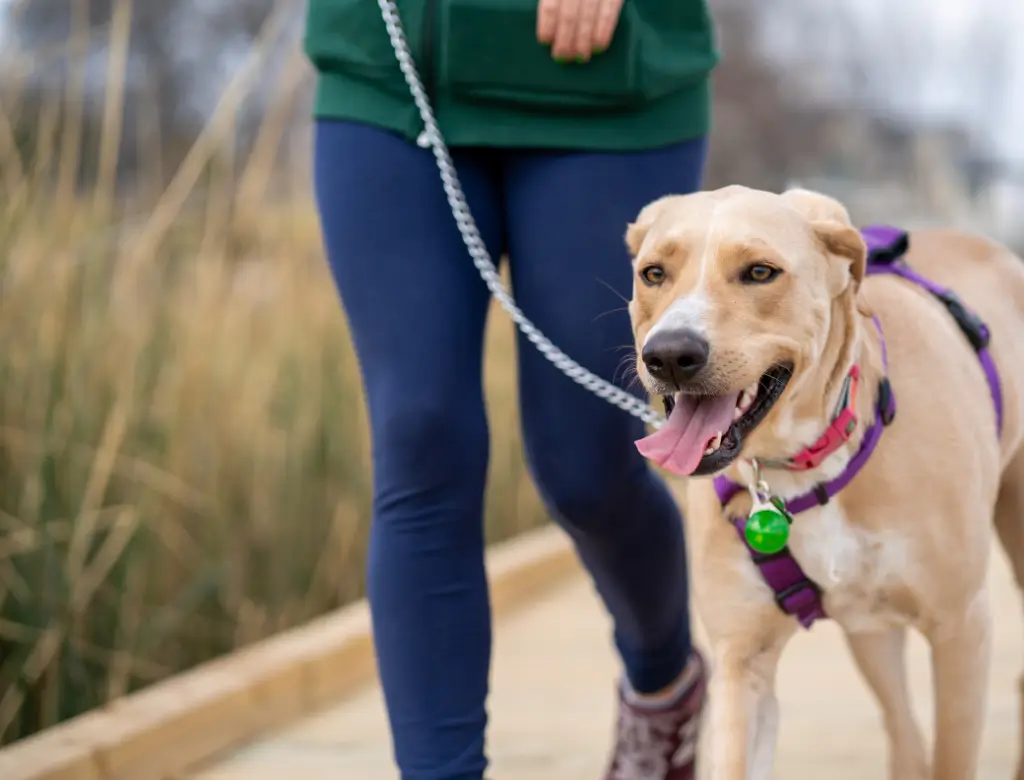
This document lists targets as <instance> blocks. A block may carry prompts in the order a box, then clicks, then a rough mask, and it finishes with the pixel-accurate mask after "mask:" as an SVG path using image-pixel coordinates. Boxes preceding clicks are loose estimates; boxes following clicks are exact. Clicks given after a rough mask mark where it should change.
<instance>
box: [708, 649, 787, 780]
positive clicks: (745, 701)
mask: <svg viewBox="0 0 1024 780" xmlns="http://www.w3.org/2000/svg"><path fill="white" fill-rule="evenodd" d="M783 645H784V642H782V641H779V642H776V643H774V644H771V643H765V644H764V645H762V646H761V647H759V648H758V649H757V651H756V652H747V649H746V648H743V649H740V648H738V647H733V646H729V645H723V644H720V645H718V646H717V647H716V648H715V665H714V670H713V673H712V675H711V682H710V694H711V722H710V731H711V734H710V737H711V744H710V747H711V773H710V778H711V780H769V778H770V777H771V776H772V764H773V761H774V754H775V742H776V737H777V734H778V723H779V707H778V701H777V699H776V697H775V672H776V669H777V668H778V664H779V656H780V655H781V653H782V647H783Z"/></svg>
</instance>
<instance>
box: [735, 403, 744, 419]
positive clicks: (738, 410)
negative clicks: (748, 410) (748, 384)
mask: <svg viewBox="0 0 1024 780" xmlns="http://www.w3.org/2000/svg"><path fill="white" fill-rule="evenodd" d="M742 416H743V408H742V407H741V406H740V405H739V404H736V408H735V409H733V410H732V421H733V422H736V421H737V420H738V419H740V417H742Z"/></svg>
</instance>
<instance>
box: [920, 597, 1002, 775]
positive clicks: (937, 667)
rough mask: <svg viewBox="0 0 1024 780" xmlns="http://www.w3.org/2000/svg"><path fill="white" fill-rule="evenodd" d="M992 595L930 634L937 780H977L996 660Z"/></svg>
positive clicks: (934, 756) (933, 760)
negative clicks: (993, 657)
mask: <svg viewBox="0 0 1024 780" xmlns="http://www.w3.org/2000/svg"><path fill="white" fill-rule="evenodd" d="M991 620H992V618H991V613H990V612H989V603H988V592H987V591H986V590H985V589H984V588H982V589H981V590H979V591H978V592H977V593H976V594H975V597H974V599H973V600H972V601H971V602H970V604H969V605H968V606H967V608H966V609H964V610H963V611H962V612H961V613H960V615H959V617H958V619H957V620H956V621H945V622H943V623H941V624H940V625H938V626H935V627H933V629H932V630H930V631H929V632H928V641H929V643H930V644H931V650H932V674H933V677H934V686H935V749H934V752H933V755H932V766H933V767H934V770H935V775H934V777H935V780H975V778H976V777H977V771H978V756H979V753H980V751H981V736H982V728H983V726H984V723H985V703H986V698H987V693H988V691H987V689H988V670H989V661H990V657H991V655H992V627H991Z"/></svg>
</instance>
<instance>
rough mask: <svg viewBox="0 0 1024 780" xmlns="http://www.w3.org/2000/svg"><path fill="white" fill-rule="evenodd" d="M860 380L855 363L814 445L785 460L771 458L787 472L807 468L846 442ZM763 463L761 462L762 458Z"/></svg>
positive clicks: (854, 421) (853, 425)
mask: <svg viewBox="0 0 1024 780" xmlns="http://www.w3.org/2000/svg"><path fill="white" fill-rule="evenodd" d="M859 383H860V366H857V365H854V366H853V367H852V368H851V369H850V373H849V374H847V375H846V379H845V380H844V381H843V393H842V395H840V396H839V403H838V404H837V408H836V413H835V415H834V416H833V417H832V422H831V424H830V425H829V426H828V428H826V429H825V432H824V433H823V434H822V435H821V436H820V437H819V438H818V440H817V441H816V442H814V444H812V445H811V446H810V447H807V448H806V449H804V450H801V451H800V452H798V453H797V454H796V455H794V456H792V457H791V458H789V459H788V460H783V461H777V462H776V461H772V462H771V465H776V466H779V467H781V468H784V469H787V470H789V471H810V470H811V469H813V468H817V467H818V466H820V465H821V463H822V461H824V460H825V458H827V457H828V456H829V455H831V454H832V453H833V452H835V451H836V450H838V449H839V448H840V447H842V446H843V445H844V444H846V443H847V442H848V441H849V440H850V437H851V436H853V432H854V431H855V430H857V412H856V404H857V385H858V384H859ZM762 462H764V461H762Z"/></svg>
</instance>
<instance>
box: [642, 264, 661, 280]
mask: <svg viewBox="0 0 1024 780" xmlns="http://www.w3.org/2000/svg"><path fill="white" fill-rule="evenodd" d="M640 278H641V279H643V280H644V281H645V282H646V283H647V284H650V285H659V284H661V283H662V282H664V281H665V269H664V268H662V267H661V266H660V265H649V266H647V267H646V268H645V269H643V270H642V271H641V272H640Z"/></svg>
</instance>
